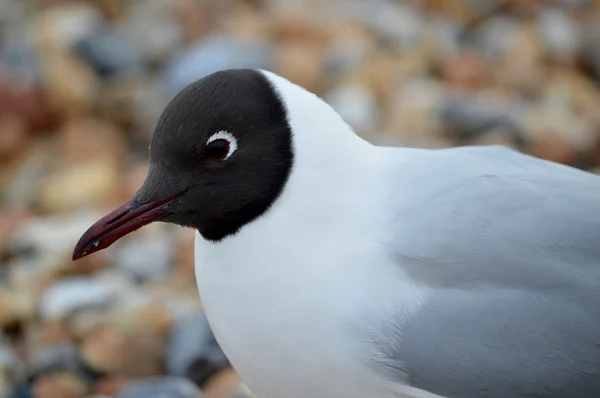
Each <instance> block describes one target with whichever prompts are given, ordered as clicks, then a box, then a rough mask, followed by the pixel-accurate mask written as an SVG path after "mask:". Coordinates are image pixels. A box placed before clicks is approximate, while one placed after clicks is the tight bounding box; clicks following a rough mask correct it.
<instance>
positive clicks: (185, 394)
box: [116, 377, 202, 398]
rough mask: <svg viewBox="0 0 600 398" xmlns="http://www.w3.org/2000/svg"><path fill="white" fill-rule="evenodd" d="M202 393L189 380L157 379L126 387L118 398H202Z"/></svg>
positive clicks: (175, 378)
mask: <svg viewBox="0 0 600 398" xmlns="http://www.w3.org/2000/svg"><path fill="white" fill-rule="evenodd" d="M201 396H202V393H201V392H200V390H199V389H198V388H197V387H196V386H195V385H194V384H193V383H192V382H190V381H189V380H186V379H183V378H177V377H156V378H150V379H146V380H142V381H138V382H136V383H134V384H131V385H129V386H128V387H125V388H124V389H123V390H122V391H121V392H120V393H119V394H118V395H117V397H116V398H200V397H201Z"/></svg>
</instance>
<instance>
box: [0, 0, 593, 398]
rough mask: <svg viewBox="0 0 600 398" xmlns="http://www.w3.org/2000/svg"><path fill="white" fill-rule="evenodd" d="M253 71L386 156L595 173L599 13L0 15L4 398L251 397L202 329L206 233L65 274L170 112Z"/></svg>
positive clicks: (16, 11) (573, 5) (454, 4)
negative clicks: (498, 154) (470, 149)
mask: <svg viewBox="0 0 600 398" xmlns="http://www.w3.org/2000/svg"><path fill="white" fill-rule="evenodd" d="M241 67H252V68H264V69H269V70H272V71H274V72H277V73H279V74H280V75H283V76H284V77H287V78H288V79H290V80H292V81H294V82H296V83H298V84H300V85H302V86H303V87H305V88H307V89H309V90H311V91H313V92H315V93H317V94H319V95H320V96H322V97H323V98H324V99H325V100H326V101H328V102H329V103H330V104H331V105H332V106H333V107H334V108H335V109H336V110H337V111H338V112H339V113H340V114H341V115H342V116H343V117H344V118H345V120H346V121H347V122H348V123H350V124H351V125H352V126H353V127H354V128H355V129H356V131H357V132H358V133H359V134H361V135H362V136H364V137H365V138H367V139H368V140H370V141H372V142H375V143H378V144H383V145H402V146H414V147H427V148H442V147H448V146H456V145H477V144H492V143H494V144H503V145H510V146H512V147H514V148H516V149H517V150H520V151H524V152H527V153H530V154H532V155H534V156H538V157H542V158H546V159H551V160H554V161H557V162H561V163H566V164H570V165H573V166H575V167H579V168H583V169H587V170H590V171H594V172H595V171H598V170H600V169H598V166H600V142H599V141H598V137H599V134H600V90H599V88H600V87H599V85H598V79H599V78H600V1H597V0H588V1H586V0H555V1H550V0H549V1H537V0H519V1H516V0H510V1H500V0H457V1H449V0H437V1H436V0H405V1H399V0H245V1H244V0H219V1H216V0H215V1H202V0H79V1H76V0H0V193H1V196H0V201H1V202H0V203H1V204H0V329H1V333H0V398H3V397H15V398H28V397H35V398H85V397H100V396H107V397H118V398H145V397H150V398H152V397H159V396H160V397H174V398H199V397H200V395H201V394H203V395H204V397H207V398H215V397H223V398H226V397H246V396H249V393H248V391H246V390H245V389H244V388H243V385H242V384H241V382H240V380H239V378H238V377H237V376H236V374H235V372H233V371H232V370H231V369H230V368H229V365H228V363H227V360H226V359H225V357H224V356H223V354H222V352H221V351H220V349H219V347H218V345H217V344H216V342H215V341H214V338H213V336H212V334H211V332H210V329H209V327H208V324H207V322H206V319H205V318H204V315H203V313H202V306H201V303H200V300H199V298H198V293H197V291H196V284H195V279H194V270H193V232H192V231H190V230H184V229H180V228H176V227H171V226H168V225H152V226H150V227H147V228H144V229H142V230H140V231H138V232H137V233H135V234H133V235H130V236H128V237H127V238H126V239H123V240H121V241H120V242H119V243H118V244H115V245H114V246H113V247H111V248H110V249H109V250H106V251H103V252H100V253H98V254H95V255H92V256H90V257H87V258H84V259H83V260H81V261H79V262H77V263H75V264H74V263H72V262H71V260H70V254H71V250H72V248H73V245H74V243H75V242H76V241H77V239H78V238H79V236H80V234H81V233H82V232H83V231H84V230H85V229H86V228H87V227H88V226H90V225H91V224H92V223H93V222H94V221H96V219H97V218H98V217H100V216H101V215H103V214H104V213H105V212H107V211H108V210H110V209H111V208H113V207H114V206H116V205H118V204H120V203H121V202H123V201H124V200H125V199H127V198H128V197H129V196H130V195H132V194H133V193H134V192H135V191H136V190H137V189H138V187H139V186H140V185H141V182H142V180H143V179H144V177H145V174H146V169H147V163H146V158H147V148H148V143H149V138H150V136H151V134H152V131H153V129H154V124H155V121H156V120H157V118H158V116H159V115H160V112H161V111H162V109H163V107H164V106H165V104H166V103H167V102H168V101H169V99H170V98H172V96H173V95H174V94H175V93H177V92H178V91H179V90H180V89H182V88H183V87H185V86H186V85H187V84H189V83H191V82H193V81H195V80H196V79H199V78H202V77H203V76H206V75H207V74H210V73H212V72H215V71H217V70H220V69H226V68H241ZM232 299H235V298H232ZM282 366H285V364H282ZM160 394H162V395H160Z"/></svg>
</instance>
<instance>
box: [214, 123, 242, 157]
mask: <svg viewBox="0 0 600 398" xmlns="http://www.w3.org/2000/svg"><path fill="white" fill-rule="evenodd" d="M216 140H226V141H227V142H229V152H227V155H226V156H225V157H224V158H223V159H222V160H221V161H223V160H227V159H228V158H229V157H230V156H231V155H233V153H234V152H235V151H236V150H237V147H238V146H237V140H236V139H235V137H234V136H233V134H231V133H230V132H229V131H225V130H221V131H218V132H216V133H214V134H213V135H211V136H210V138H209V139H208V140H207V141H206V145H208V144H210V143H211V142H213V141H216Z"/></svg>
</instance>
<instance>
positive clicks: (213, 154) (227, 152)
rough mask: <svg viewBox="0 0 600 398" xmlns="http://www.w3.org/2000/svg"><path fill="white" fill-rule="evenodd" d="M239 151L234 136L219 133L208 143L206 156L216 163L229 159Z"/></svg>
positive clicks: (224, 132)
mask: <svg viewBox="0 0 600 398" xmlns="http://www.w3.org/2000/svg"><path fill="white" fill-rule="evenodd" d="M236 149H237V141H236V139H235V137H234V136H233V134H231V133H229V132H227V131H219V132H217V133H215V134H213V135H212V136H211V137H210V138H209V139H208V141H207V143H206V149H205V151H206V156H207V157H208V159H210V160H212V161H215V162H222V161H223V160H225V159H227V158H229V157H230V156H231V154H232V153H233V152H235V150H236Z"/></svg>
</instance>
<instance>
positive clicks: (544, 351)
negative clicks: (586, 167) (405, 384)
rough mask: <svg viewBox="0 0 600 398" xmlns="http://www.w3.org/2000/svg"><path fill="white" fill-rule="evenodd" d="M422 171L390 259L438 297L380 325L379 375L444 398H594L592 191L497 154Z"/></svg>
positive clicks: (567, 173) (597, 331) (573, 179)
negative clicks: (409, 314)
mask: <svg viewBox="0 0 600 398" xmlns="http://www.w3.org/2000/svg"><path fill="white" fill-rule="evenodd" d="M428 157H431V159H430V160H431V161H430V162H426V159H427V158H428ZM418 158H419V159H420V160H419V162H421V161H423V162H424V163H428V164H429V166H425V165H423V167H422V168H419V167H418V166H417V168H419V169H420V170H423V171H422V172H419V173H417V174H419V175H417V176H415V177H414V179H412V177H411V180H406V179H405V180H404V181H403V184H402V187H403V190H404V192H406V191H407V188H408V187H410V186H411V184H414V189H415V190H414V191H413V192H421V193H422V192H425V193H426V195H425V196H422V197H420V198H418V199H419V200H416V201H409V203H413V205H412V206H408V205H407V206H404V207H403V206H399V207H400V208H401V209H399V211H398V218H397V219H396V220H395V225H396V229H397V231H398V233H397V235H396V236H395V239H396V242H401V243H399V244H397V245H396V252H395V256H396V259H397V262H398V264H399V266H400V267H402V268H403V269H404V270H405V271H406V272H407V273H408V275H410V276H411V277H412V278H413V279H414V281H415V282H416V283H418V284H422V285H427V286H430V287H431V288H432V291H433V294H432V295H431V297H430V298H429V299H428V300H427V301H426V302H425V303H424V304H423V306H422V307H421V308H420V309H419V310H418V311H417V312H416V313H415V314H414V316H413V317H412V318H411V319H409V320H408V321H406V322H404V323H403V324H401V323H400V322H401V321H400V319H402V317H393V316H392V317H389V319H390V320H388V321H386V322H385V326H384V327H383V329H382V332H381V334H379V339H378V341H376V343H377V344H378V349H379V352H381V353H382V357H381V358H379V359H378V360H376V361H375V362H376V365H377V366H379V367H380V371H383V372H387V374H388V376H390V377H394V373H396V375H395V376H396V377H406V376H408V378H409V381H410V383H411V384H412V385H414V386H415V387H418V388H422V389H425V390H428V391H431V392H433V393H436V394H439V395H442V396H445V397H449V398H517V397H519V398H524V397H528V398H529V397H536V398H571V397H572V398H598V397H600V178H599V177H597V176H595V175H592V174H589V173H584V172H582V171H579V170H575V169H572V168H569V167H565V166H560V165H557V164H554V163H549V162H545V161H541V160H538V159H534V158H530V157H527V156H523V155H520V154H517V153H515V152H512V151H509V150H504V149H498V148H487V149H485V148H462V149H454V150H445V151H437V152H436V153H435V154H434V153H431V152H429V153H428V154H426V152H423V153H422V154H421V155H420V156H419V157H418ZM421 159H422V160H421ZM413 163H414V162H413ZM419 190H420V191H419ZM415 199H417V198H415ZM396 320H397V321H396ZM394 322H397V323H396V324H395V323H394Z"/></svg>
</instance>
